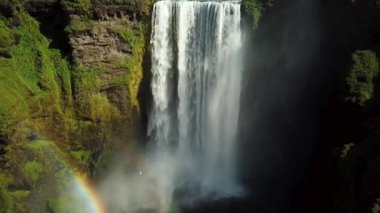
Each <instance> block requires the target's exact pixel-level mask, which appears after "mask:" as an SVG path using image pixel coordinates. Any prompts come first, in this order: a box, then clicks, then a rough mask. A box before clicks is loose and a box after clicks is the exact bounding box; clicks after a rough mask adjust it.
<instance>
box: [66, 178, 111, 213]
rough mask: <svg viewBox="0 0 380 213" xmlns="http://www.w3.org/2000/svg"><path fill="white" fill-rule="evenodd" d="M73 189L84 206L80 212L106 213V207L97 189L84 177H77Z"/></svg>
mask: <svg viewBox="0 0 380 213" xmlns="http://www.w3.org/2000/svg"><path fill="white" fill-rule="evenodd" d="M73 183H74V185H73V187H74V191H75V194H76V196H78V197H79V199H80V202H81V204H82V208H83V209H81V211H80V212H86V213H106V212H107V211H106V207H105V205H104V203H103V201H102V199H101V196H100V195H99V194H98V192H97V190H96V188H95V187H94V186H93V185H92V184H91V182H90V181H88V180H87V178H86V177H85V176H83V175H75V176H74V180H73Z"/></svg>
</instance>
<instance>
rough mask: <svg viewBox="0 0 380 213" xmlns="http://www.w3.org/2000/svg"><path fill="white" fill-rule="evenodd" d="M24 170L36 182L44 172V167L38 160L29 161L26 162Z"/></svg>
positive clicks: (30, 179)
mask: <svg viewBox="0 0 380 213" xmlns="http://www.w3.org/2000/svg"><path fill="white" fill-rule="evenodd" d="M24 170H25V172H26V176H27V177H28V179H29V181H31V182H32V183H34V184H35V183H36V181H37V180H38V179H39V178H40V176H41V174H42V173H43V171H44V167H43V165H42V164H40V163H38V162H36V161H29V162H27V163H26V164H25V167H24Z"/></svg>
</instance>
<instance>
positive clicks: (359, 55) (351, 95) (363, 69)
mask: <svg viewBox="0 0 380 213" xmlns="http://www.w3.org/2000/svg"><path fill="white" fill-rule="evenodd" d="M378 73H379V61H378V58H377V56H376V53H374V52H373V51H370V50H358V51H355V52H354V53H353V54H352V66H351V69H350V71H349V74H348V77H347V78H346V84H347V86H348V95H347V97H346V100H348V101H350V102H352V103H354V104H358V105H360V106H363V105H364V104H365V103H366V102H367V101H368V100H370V99H371V98H372V96H373V90H374V83H373V81H374V79H375V77H376V76H377V75H378Z"/></svg>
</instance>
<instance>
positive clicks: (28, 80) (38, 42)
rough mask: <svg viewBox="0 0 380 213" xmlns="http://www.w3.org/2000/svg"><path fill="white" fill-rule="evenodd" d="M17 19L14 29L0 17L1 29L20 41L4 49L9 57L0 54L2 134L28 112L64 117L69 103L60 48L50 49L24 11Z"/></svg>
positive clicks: (68, 82) (66, 67) (67, 77)
mask: <svg viewBox="0 0 380 213" xmlns="http://www.w3.org/2000/svg"><path fill="white" fill-rule="evenodd" d="M18 18H19V20H20V22H21V23H20V26H19V27H17V28H15V29H10V28H9V27H8V26H7V24H6V21H5V20H4V19H0V25H1V27H2V28H1V29H2V30H1V31H6V32H8V34H9V33H10V32H11V33H12V35H11V36H16V37H18V40H19V42H18V43H17V44H13V43H10V46H9V47H8V48H7V51H8V52H9V54H10V55H11V56H12V57H11V58H1V57H0V67H1V69H0V96H1V97H2V99H3V101H1V102H0V134H1V135H7V134H8V132H9V130H10V127H11V126H13V125H14V124H15V123H16V122H20V121H22V120H25V119H27V118H28V117H30V116H31V115H40V116H51V117H53V114H55V115H54V119H56V120H57V118H58V119H61V120H63V117H64V116H63V113H62V112H63V109H64V108H65V107H68V106H71V104H72V94H71V91H72V89H71V75H70V70H69V65H68V63H67V61H66V60H65V59H64V58H62V56H61V53H60V52H59V50H56V49H51V48H49V46H50V43H49V41H48V40H47V39H46V38H45V37H44V36H43V35H42V34H41V33H40V31H39V24H38V22H37V21H36V20H34V19H33V18H32V17H30V16H29V15H28V14H27V13H25V12H21V13H20V14H19V15H18ZM11 36H7V37H11ZM59 117H60V118H59ZM46 122H47V121H46ZM62 122H64V121H62ZM39 125H46V123H41V124H39ZM61 127H62V128H65V125H62V126H61ZM56 130H57V132H60V131H62V129H58V128H56Z"/></svg>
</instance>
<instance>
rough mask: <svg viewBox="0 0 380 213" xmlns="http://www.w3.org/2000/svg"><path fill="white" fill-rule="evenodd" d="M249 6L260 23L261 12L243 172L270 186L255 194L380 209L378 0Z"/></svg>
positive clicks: (291, 207)
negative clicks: (247, 172)
mask: <svg viewBox="0 0 380 213" xmlns="http://www.w3.org/2000/svg"><path fill="white" fill-rule="evenodd" d="M245 4H246V7H245V10H246V14H247V15H249V18H253V21H252V20H250V21H251V23H253V24H254V26H255V21H257V19H255V15H252V14H256V15H257V14H258V13H257V12H256V11H263V12H262V13H261V14H262V16H260V18H259V19H258V23H257V25H256V28H255V30H254V31H253V32H250V35H251V38H250V39H249V41H250V42H251V51H252V52H250V53H248V54H247V58H248V59H247V61H248V63H249V62H251V63H249V64H248V68H247V71H249V72H247V73H248V74H247V75H249V77H246V79H249V80H247V82H246V85H245V87H246V90H245V92H246V94H245V95H244V97H245V98H246V103H244V104H243V106H242V114H244V117H243V118H242V120H243V125H242V132H243V135H244V134H245V135H244V136H243V138H244V137H246V139H245V140H247V142H245V143H244V144H243V145H242V146H243V148H244V150H246V151H243V154H242V155H246V156H247V157H246V160H245V161H244V162H248V163H247V164H248V165H247V167H246V169H245V170H244V171H248V170H249V169H251V171H252V174H248V175H247V179H248V182H249V183H252V188H253V190H252V191H253V192H255V191H259V192H262V191H265V192H267V197H264V198H262V200H261V201H256V202H257V203H258V205H260V204H261V205H263V206H264V205H266V204H268V205H267V206H272V205H271V204H272V203H276V205H277V206H278V207H277V208H276V207H273V209H272V208H270V210H271V211H274V212H286V211H289V212H298V211H299V212H371V211H373V212H378V211H379V206H380V205H379V201H378V199H379V197H380V188H379V181H378V177H379V176H378V175H379V171H380V170H379V153H380V150H379V142H378V141H379V119H378V115H379V103H380V102H379V100H380V99H379V91H378V88H379V85H380V84H379V77H378V73H379V53H380V52H379V50H380V49H379V48H380V43H379V38H380V36H379V35H380V34H379V26H378V22H376V21H375V20H379V18H380V16H379V14H380V7H379V6H380V5H379V1H377V0H355V1H350V0H326V1H325V0H320V1H307V0H302V1H295V0H281V1H280V0H279V1H274V2H273V6H271V7H265V5H266V4H265V1H259V0H256V1H255V0H249V1H245ZM263 6H264V7H263ZM268 6H269V5H268ZM251 12H253V13H251ZM249 116H252V118H251V119H250V118H249ZM245 120H247V121H245ZM244 121H245V122H244ZM245 123H246V124H245ZM256 150H257V151H256ZM244 153H246V154H244ZM260 162H264V163H260ZM252 168H254V169H252ZM268 180H269V181H268ZM257 182H260V183H262V184H259V186H258V185H257V184H256V183H257ZM266 184H267V185H266ZM305 191H306V192H307V193H305ZM256 197H263V195H262V194H257V195H256ZM268 200H270V202H268ZM305 200H306V202H305ZM252 202H255V201H252ZM305 205H306V207H305ZM267 206H265V207H264V208H263V209H264V210H265V211H267V208H268V207H267Z"/></svg>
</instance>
